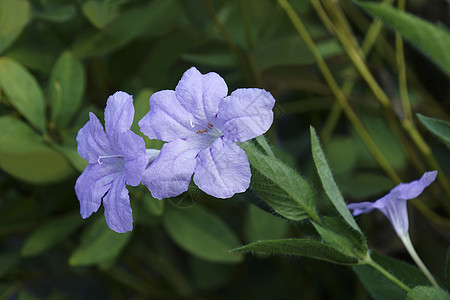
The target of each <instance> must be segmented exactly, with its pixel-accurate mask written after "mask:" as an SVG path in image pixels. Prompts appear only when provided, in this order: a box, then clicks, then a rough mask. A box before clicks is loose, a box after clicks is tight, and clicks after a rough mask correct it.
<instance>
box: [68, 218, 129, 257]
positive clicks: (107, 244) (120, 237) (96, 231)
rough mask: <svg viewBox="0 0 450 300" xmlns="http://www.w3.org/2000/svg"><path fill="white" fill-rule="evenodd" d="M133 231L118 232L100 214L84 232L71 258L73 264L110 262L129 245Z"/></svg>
mask: <svg viewBox="0 0 450 300" xmlns="http://www.w3.org/2000/svg"><path fill="white" fill-rule="evenodd" d="M131 235H132V232H131V231H129V232H127V233H117V232H115V231H113V230H111V229H110V228H109V227H108V226H107V225H106V221H105V218H104V217H103V216H100V217H99V218H97V220H95V222H94V223H92V224H91V226H90V227H89V229H88V230H86V231H85V232H84V233H83V236H82V237H81V242H80V245H78V247H77V248H76V249H75V251H74V252H73V253H72V255H71V256H70V259H69V263H70V265H72V266H86V265H95V264H99V265H102V264H105V263H106V264H109V263H110V262H111V261H113V260H114V259H116V258H117V256H119V255H120V253H121V252H122V249H123V248H124V247H125V246H126V245H127V243H128V241H129V239H130V238H131Z"/></svg>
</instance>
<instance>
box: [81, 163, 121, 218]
mask: <svg viewBox="0 0 450 300" xmlns="http://www.w3.org/2000/svg"><path fill="white" fill-rule="evenodd" d="M121 171H122V164H110V163H109V164H106V163H105V164H101V165H99V164H92V165H91V164H89V165H87V167H86V169H85V170H84V171H83V173H81V175H80V176H79V177H78V179H77V182H76V184H75V193H76V194H77V198H78V200H79V201H80V213H81V216H82V217H83V219H85V218H87V217H89V216H90V215H91V214H92V213H93V212H96V211H97V210H98V208H99V206H100V204H101V200H102V197H103V196H104V195H105V194H106V192H107V191H108V190H109V189H110V187H111V183H112V182H113V180H114V179H115V178H117V177H120V176H121Z"/></svg>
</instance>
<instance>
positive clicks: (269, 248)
mask: <svg viewBox="0 0 450 300" xmlns="http://www.w3.org/2000/svg"><path fill="white" fill-rule="evenodd" d="M231 251H233V252H251V253H260V254H271V255H295V256H306V257H311V258H315V259H320V260H325V261H329V262H334V263H337V264H345V265H352V264H357V263H358V259H357V258H355V257H353V256H348V255H345V254H343V253H341V252H339V251H338V250H336V249H335V248H333V247H331V246H329V245H326V244H324V243H322V242H319V241H315V240H310V239H281V240H266V241H257V242H254V243H251V244H248V245H245V246H242V247H239V248H236V249H233V250H231Z"/></svg>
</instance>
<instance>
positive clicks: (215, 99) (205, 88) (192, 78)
mask: <svg viewBox="0 0 450 300" xmlns="http://www.w3.org/2000/svg"><path fill="white" fill-rule="evenodd" d="M175 93H176V97H177V99H178V101H180V103H181V105H183V107H184V108H185V109H186V110H187V111H189V112H190V113H192V115H194V117H195V118H196V119H198V120H202V121H204V123H203V124H201V125H203V126H206V125H207V124H208V122H212V121H213V120H214V119H215V117H216V114H217V112H218V110H219V104H220V102H221V101H222V99H223V98H225V97H226V96H227V94H228V87H227V84H226V83H225V80H223V78H222V77H220V76H219V75H218V74H217V73H213V72H211V73H207V74H204V75H203V74H202V73H200V72H199V71H198V70H197V69H196V68H194V67H192V68H190V69H189V70H187V71H186V72H184V74H183V77H181V80H180V81H179V82H178V85H177V86H176V88H175Z"/></svg>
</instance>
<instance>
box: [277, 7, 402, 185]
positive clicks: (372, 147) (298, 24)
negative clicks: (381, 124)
mask: <svg viewBox="0 0 450 300" xmlns="http://www.w3.org/2000/svg"><path fill="white" fill-rule="evenodd" d="M278 3H279V4H280V6H281V7H282V8H283V9H284V10H285V11H286V13H287V15H288V16H289V18H290V19H291V21H292V23H293V25H294V27H295V28H296V29H297V32H298V33H299V35H300V36H301V37H302V38H303V40H304V41H305V43H306V45H307V46H308V48H309V49H310V51H311V52H312V54H313V55H314V57H315V59H316V62H317V65H318V67H319V69H320V71H321V72H322V75H323V77H324V78H325V80H326V82H327V83H328V85H329V87H330V88H331V90H332V91H333V94H334V95H335V97H336V100H337V101H338V103H339V105H340V106H341V107H342V109H343V110H344V112H345V114H346V115H347V118H348V119H349V120H350V122H351V123H352V124H353V126H354V127H355V129H356V131H357V132H358V134H359V135H360V136H361V138H362V140H363V141H364V143H365V144H366V146H367V148H368V149H369V151H370V152H371V154H372V155H373V157H374V158H375V159H376V160H377V162H378V163H379V164H380V166H381V168H382V169H383V170H384V171H385V172H386V173H387V174H388V176H389V177H391V178H392V179H393V180H394V181H395V182H400V177H399V176H398V175H397V173H396V172H395V170H394V169H393V168H392V167H391V165H390V164H389V162H388V161H387V160H386V158H385V157H384V155H383V154H382V153H381V151H380V150H379V149H378V147H377V145H376V144H375V142H374V141H373V139H372V138H371V137H370V135H369V133H368V132H367V131H366V129H365V128H364V126H363V125H362V123H361V121H360V120H359V118H358V117H357V116H356V114H355V112H354V111H353V109H352V108H351V106H350V104H349V103H348V101H347V97H346V96H345V94H344V92H343V91H342V90H341V88H340V87H339V85H338V84H337V82H336V80H335V79H334V77H333V74H332V73H331V71H330V69H329V68H328V66H327V64H326V62H325V60H324V59H323V57H322V55H321V54H320V52H319V50H318V49H317V47H316V45H315V44H314V41H313V40H312V38H311V36H310V35H309V33H308V31H307V30H306V28H305V26H304V25H303V23H302V21H301V20H300V18H299V17H298V15H297V13H296V12H295V11H294V9H293V8H292V6H291V5H290V4H289V2H288V1H287V0H278Z"/></svg>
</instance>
